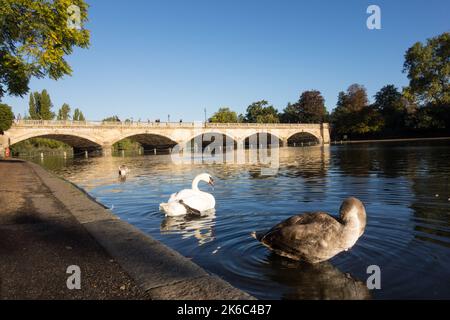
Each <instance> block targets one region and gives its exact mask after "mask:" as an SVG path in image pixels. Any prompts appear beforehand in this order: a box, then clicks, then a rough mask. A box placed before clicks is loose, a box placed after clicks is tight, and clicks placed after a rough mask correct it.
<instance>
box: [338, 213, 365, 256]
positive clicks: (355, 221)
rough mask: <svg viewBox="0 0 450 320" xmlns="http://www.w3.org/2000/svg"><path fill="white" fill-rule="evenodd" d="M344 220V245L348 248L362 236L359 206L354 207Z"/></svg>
mask: <svg viewBox="0 0 450 320" xmlns="http://www.w3.org/2000/svg"><path fill="white" fill-rule="evenodd" d="M342 222H343V225H344V228H343V235H342V236H343V238H342V241H343V247H344V248H345V249H346V250H347V249H348V248H351V247H353V246H354V245H355V243H356V241H358V239H359V237H360V236H361V227H362V223H361V221H360V220H359V217H358V214H357V208H355V207H353V208H352V209H351V211H350V212H349V213H348V214H347V216H346V217H345V219H343V221H342Z"/></svg>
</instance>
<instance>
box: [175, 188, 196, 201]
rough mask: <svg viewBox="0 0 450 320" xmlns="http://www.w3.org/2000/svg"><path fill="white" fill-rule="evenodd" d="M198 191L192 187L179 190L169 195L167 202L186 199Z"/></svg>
mask: <svg viewBox="0 0 450 320" xmlns="http://www.w3.org/2000/svg"><path fill="white" fill-rule="evenodd" d="M197 192H198V191H194V190H192V189H184V190H181V191H180V192H177V193H174V194H172V195H171V196H170V199H169V202H175V201H177V202H178V201H180V200H183V199H187V198H190V197H192V196H195V195H196V194H197Z"/></svg>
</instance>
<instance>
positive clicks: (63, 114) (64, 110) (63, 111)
mask: <svg viewBox="0 0 450 320" xmlns="http://www.w3.org/2000/svg"><path fill="white" fill-rule="evenodd" d="M57 119H58V120H70V106H69V105H68V104H67V103H64V104H63V105H62V106H61V108H60V109H59V110H58V116H57Z"/></svg>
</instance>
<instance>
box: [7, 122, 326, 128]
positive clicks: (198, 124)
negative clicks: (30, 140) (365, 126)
mask: <svg viewBox="0 0 450 320" xmlns="http://www.w3.org/2000/svg"><path fill="white" fill-rule="evenodd" d="M13 127H17V128H20V127H27V128H29V127H63V128H66V127H70V128H77V127H83V128H87V127H96V128H98V127H102V128H111V127H113V128H158V129H164V128H168V129H174V128H184V129H192V128H220V129H234V128H236V129H248V128H252V129H253V128H256V129H297V128H299V129H321V128H322V127H325V128H326V129H328V124H327V123H324V124H313V123H204V122H139V121H134V122H131V121H130V122H107V121H64V120H16V121H15V122H14V123H13Z"/></svg>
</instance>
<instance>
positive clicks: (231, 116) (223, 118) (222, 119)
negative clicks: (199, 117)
mask: <svg viewBox="0 0 450 320" xmlns="http://www.w3.org/2000/svg"><path fill="white" fill-rule="evenodd" d="M209 122H213V123H237V122H238V116H237V114H236V112H234V111H231V110H230V108H220V109H219V111H217V112H216V113H214V115H213V116H212V117H211V118H210V119H209Z"/></svg>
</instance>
